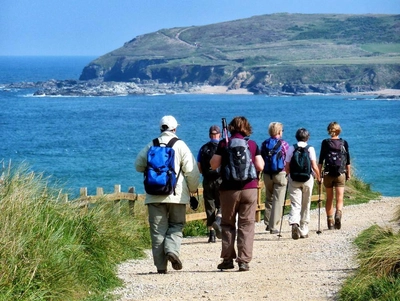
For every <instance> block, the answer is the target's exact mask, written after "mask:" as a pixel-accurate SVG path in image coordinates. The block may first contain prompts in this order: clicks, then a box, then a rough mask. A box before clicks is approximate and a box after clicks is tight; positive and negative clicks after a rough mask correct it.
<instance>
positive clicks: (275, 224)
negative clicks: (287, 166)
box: [269, 172, 287, 234]
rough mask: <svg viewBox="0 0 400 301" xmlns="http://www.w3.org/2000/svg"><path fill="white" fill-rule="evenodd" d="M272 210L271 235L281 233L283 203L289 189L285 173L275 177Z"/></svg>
mask: <svg viewBox="0 0 400 301" xmlns="http://www.w3.org/2000/svg"><path fill="white" fill-rule="evenodd" d="M273 181H274V185H273V193H272V210H271V217H270V221H269V225H270V230H271V233H275V234H276V233H278V232H279V224H280V222H281V218H282V210H283V203H284V202H285V194H286V187H287V178H286V173H285V172H280V173H278V174H276V175H274V177H273Z"/></svg>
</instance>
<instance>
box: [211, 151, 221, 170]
mask: <svg viewBox="0 0 400 301" xmlns="http://www.w3.org/2000/svg"><path fill="white" fill-rule="evenodd" d="M221 161H222V157H221V156H220V155H217V154H214V155H213V156H212V158H211V160H210V165H211V169H212V170H216V169H217V168H218V167H220V166H221Z"/></svg>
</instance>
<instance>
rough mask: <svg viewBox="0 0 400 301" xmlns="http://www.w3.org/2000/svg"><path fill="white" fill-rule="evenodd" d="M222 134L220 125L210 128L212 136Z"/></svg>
mask: <svg viewBox="0 0 400 301" xmlns="http://www.w3.org/2000/svg"><path fill="white" fill-rule="evenodd" d="M220 133H221V129H220V128H219V126H218V125H212V126H211V127H210V135H211V134H220Z"/></svg>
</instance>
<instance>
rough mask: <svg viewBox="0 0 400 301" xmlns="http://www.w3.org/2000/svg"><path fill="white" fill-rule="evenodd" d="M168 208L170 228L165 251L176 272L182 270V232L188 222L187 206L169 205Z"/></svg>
mask: <svg viewBox="0 0 400 301" xmlns="http://www.w3.org/2000/svg"><path fill="white" fill-rule="evenodd" d="M167 208H168V225H169V226H168V230H167V234H166V237H165V243H164V250H165V254H166V255H167V258H168V260H169V261H171V263H172V267H173V268H174V269H175V270H180V269H182V263H181V262H180V260H179V253H180V249H181V243H182V237H183V233H182V230H183V226H184V225H185V220H186V205H184V204H167ZM171 253H172V254H171Z"/></svg>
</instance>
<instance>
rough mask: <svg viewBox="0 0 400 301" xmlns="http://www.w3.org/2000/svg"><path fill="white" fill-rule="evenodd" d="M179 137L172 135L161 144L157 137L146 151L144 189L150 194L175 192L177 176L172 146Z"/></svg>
mask: <svg viewBox="0 0 400 301" xmlns="http://www.w3.org/2000/svg"><path fill="white" fill-rule="evenodd" d="M178 140H179V139H178V138H176V137H174V138H172V139H171V140H170V141H169V142H168V144H166V145H165V144H164V143H163V144H164V145H165V146H161V145H160V142H159V141H158V139H157V138H156V139H154V140H153V146H152V147H150V149H149V151H148V152H147V167H146V170H145V172H144V189H145V190H146V193H148V194H151V195H170V194H172V193H174V194H175V187H176V182H177V178H178V177H179V174H180V170H179V173H178V176H176V172H175V150H174V149H173V148H172V147H173V145H174V144H175V142H176V141H178Z"/></svg>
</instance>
